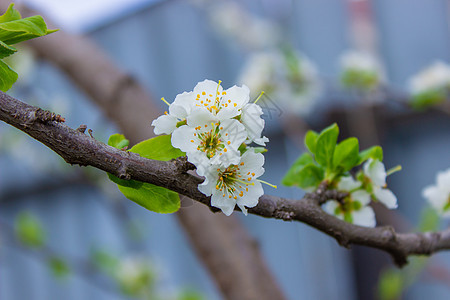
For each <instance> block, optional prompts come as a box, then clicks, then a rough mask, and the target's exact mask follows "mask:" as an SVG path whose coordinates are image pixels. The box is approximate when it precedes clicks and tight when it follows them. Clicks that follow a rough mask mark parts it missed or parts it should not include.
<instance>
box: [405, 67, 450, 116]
mask: <svg viewBox="0 0 450 300" xmlns="http://www.w3.org/2000/svg"><path fill="white" fill-rule="evenodd" d="M409 90H410V92H411V95H412V101H413V104H414V105H415V106H416V107H418V108H421V107H425V106H428V105H432V104H437V103H440V102H443V101H445V99H446V98H447V97H448V95H449V93H450V65H448V64H446V63H444V62H442V61H436V62H434V63H432V64H431V65H430V66H428V67H427V68H426V69H424V70H423V71H421V72H419V73H418V74H416V75H414V76H413V77H412V78H411V79H410V81H409Z"/></svg>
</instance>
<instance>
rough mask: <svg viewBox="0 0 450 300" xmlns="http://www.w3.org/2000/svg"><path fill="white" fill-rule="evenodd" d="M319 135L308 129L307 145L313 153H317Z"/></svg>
mask: <svg viewBox="0 0 450 300" xmlns="http://www.w3.org/2000/svg"><path fill="white" fill-rule="evenodd" d="M318 137H319V134H318V133H317V132H315V131H312V130H308V132H307V133H306V135H305V146H306V148H308V150H309V151H310V152H311V153H312V154H315V153H316V143H317V138H318Z"/></svg>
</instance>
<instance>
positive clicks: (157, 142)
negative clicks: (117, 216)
mask: <svg viewBox="0 0 450 300" xmlns="http://www.w3.org/2000/svg"><path fill="white" fill-rule="evenodd" d="M170 138H171V137H170V135H161V136H157V137H154V138H152V139H149V140H145V141H142V142H140V143H138V144H136V145H134V146H133V147H132V148H131V149H130V150H129V151H130V152H134V153H137V154H139V155H140V156H142V157H145V158H149V159H154V160H161V161H168V160H171V159H174V158H177V157H180V156H184V155H185V153H184V152H182V151H181V150H179V149H177V148H174V147H173V146H172V143H171V140H170ZM128 143H129V142H128V140H127V139H126V138H125V136H124V135H122V134H113V135H112V136H110V137H109V139H108V145H110V146H114V147H116V148H119V149H122V148H123V147H125V146H128ZM108 177H109V179H110V180H111V181H113V182H114V183H116V184H117V185H118V187H119V190H120V191H121V192H122V193H123V194H124V195H125V197H127V198H128V199H130V200H132V201H134V202H136V203H137V204H139V205H141V206H143V207H145V208H147V209H148V210H151V211H154V212H157V213H173V212H176V211H177V210H178V209H179V208H180V197H179V196H178V194H177V193H175V192H172V191H170V190H168V189H166V188H163V187H159V186H156V185H153V184H150V183H144V182H140V181H136V180H123V179H119V178H117V177H116V176H114V175H111V174H108Z"/></svg>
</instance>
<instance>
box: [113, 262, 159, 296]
mask: <svg viewBox="0 0 450 300" xmlns="http://www.w3.org/2000/svg"><path fill="white" fill-rule="evenodd" d="M115 278H116V280H117V282H118V284H119V286H120V288H121V289H122V291H123V292H124V293H126V294H129V295H133V296H138V295H143V294H146V293H148V292H147V291H148V290H149V289H151V286H152V284H153V281H154V278H155V274H154V273H153V271H152V269H151V265H150V263H149V261H148V260H147V259H145V258H144V257H141V256H129V257H126V258H125V259H123V260H121V261H120V262H119V264H118V265H117V268H116V270H115Z"/></svg>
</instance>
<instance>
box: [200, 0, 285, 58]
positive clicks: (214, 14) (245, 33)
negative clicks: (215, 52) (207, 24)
mask: <svg viewBox="0 0 450 300" xmlns="http://www.w3.org/2000/svg"><path fill="white" fill-rule="evenodd" d="M208 11H209V17H210V20H211V23H212V24H213V26H214V27H215V28H216V29H217V30H218V31H219V32H221V33H222V34H223V35H224V36H226V37H229V38H232V39H234V40H236V41H237V42H238V43H239V44H241V45H243V46H244V47H246V48H250V49H254V50H258V49H262V48H267V47H273V46H275V45H276V44H277V43H278V40H279V38H278V37H279V36H280V34H279V29H278V27H277V26H276V24H274V23H272V22H270V21H268V20H266V19H263V18H260V17H257V16H255V15H252V14H249V13H248V12H246V11H245V10H244V9H243V8H242V7H241V5H240V4H238V3H237V2H233V1H219V2H218V3H217V4H216V3H213V4H211V6H210V7H209V9H208Z"/></svg>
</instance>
